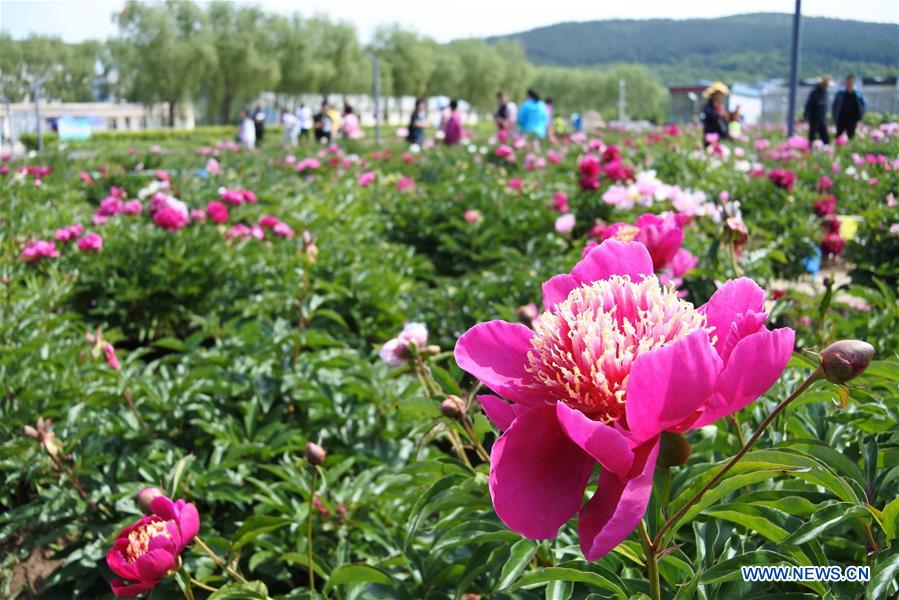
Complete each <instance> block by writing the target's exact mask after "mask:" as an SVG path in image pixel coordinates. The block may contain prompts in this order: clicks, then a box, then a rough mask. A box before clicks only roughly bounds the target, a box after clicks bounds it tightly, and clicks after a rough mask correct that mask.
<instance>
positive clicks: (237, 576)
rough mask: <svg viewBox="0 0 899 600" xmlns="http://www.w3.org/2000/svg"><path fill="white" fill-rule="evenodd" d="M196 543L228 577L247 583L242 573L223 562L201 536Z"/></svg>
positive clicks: (196, 539)
mask: <svg viewBox="0 0 899 600" xmlns="http://www.w3.org/2000/svg"><path fill="white" fill-rule="evenodd" d="M194 541H195V542H196V543H197V545H198V546H199V547H200V549H201V550H203V552H205V553H206V556H208V557H209V558H211V559H212V562H214V563H215V564H217V565H218V566H219V567H220V568H221V569H223V570H224V571H225V573H227V574H228V575H230V576H231V577H233V578H234V579H236V580H237V581H239V582H240V583H247V579H246V578H245V577H244V576H243V575H241V574H240V573H238V572H237V571H235V570H234V569H233V568H232V567H231V566H230V565H228V564H226V563H225V561H223V560H222V559H221V558H219V556H218V554H216V553H215V552H214V551H213V550H212V548H210V547H209V546H207V545H206V542H204V541H203V540H202V539H200V536H197V537H195V538H194Z"/></svg>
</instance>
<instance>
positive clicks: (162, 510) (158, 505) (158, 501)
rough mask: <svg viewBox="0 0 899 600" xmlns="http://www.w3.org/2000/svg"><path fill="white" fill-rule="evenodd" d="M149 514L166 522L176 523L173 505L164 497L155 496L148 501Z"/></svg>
mask: <svg viewBox="0 0 899 600" xmlns="http://www.w3.org/2000/svg"><path fill="white" fill-rule="evenodd" d="M150 512H152V513H153V514H154V515H156V516H159V517H162V518H163V519H165V520H166V521H177V513H176V512H175V503H174V502H172V500H171V498H167V497H166V496H156V497H155V498H153V499H152V500H151V501H150Z"/></svg>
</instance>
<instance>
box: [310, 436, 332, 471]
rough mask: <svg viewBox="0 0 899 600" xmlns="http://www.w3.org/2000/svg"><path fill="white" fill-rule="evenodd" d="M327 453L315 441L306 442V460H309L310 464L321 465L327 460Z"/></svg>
mask: <svg viewBox="0 0 899 600" xmlns="http://www.w3.org/2000/svg"><path fill="white" fill-rule="evenodd" d="M327 455H328V453H327V452H325V449H324V448H322V447H321V446H319V445H318V444H316V443H315V442H307V443H306V460H308V461H309V464H310V465H312V466H314V467H317V466H319V465H320V464H322V463H324V462H325V457H326V456H327Z"/></svg>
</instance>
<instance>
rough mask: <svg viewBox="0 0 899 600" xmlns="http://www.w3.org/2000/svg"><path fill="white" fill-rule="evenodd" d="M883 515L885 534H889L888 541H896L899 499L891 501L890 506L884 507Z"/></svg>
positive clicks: (898, 522)
mask: <svg viewBox="0 0 899 600" xmlns="http://www.w3.org/2000/svg"><path fill="white" fill-rule="evenodd" d="M881 513H882V515H883V522H882V523H881V526H882V527H883V531H884V533H886V534H887V540H894V539H896V527H897V525H899V498H893V499H892V500H890V502H889V504H887V505H886V506H884V507H883V510H882V511H881Z"/></svg>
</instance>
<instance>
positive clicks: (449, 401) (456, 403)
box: [440, 395, 465, 419]
mask: <svg viewBox="0 0 899 600" xmlns="http://www.w3.org/2000/svg"><path fill="white" fill-rule="evenodd" d="M440 412H441V413H442V414H443V416H444V417H447V418H448V419H458V418H459V417H460V416H462V415H463V414H465V402H463V401H462V398H460V397H459V396H456V395H450V396H447V397H446V399H445V400H444V401H443V402H441V403H440Z"/></svg>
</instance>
